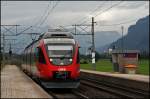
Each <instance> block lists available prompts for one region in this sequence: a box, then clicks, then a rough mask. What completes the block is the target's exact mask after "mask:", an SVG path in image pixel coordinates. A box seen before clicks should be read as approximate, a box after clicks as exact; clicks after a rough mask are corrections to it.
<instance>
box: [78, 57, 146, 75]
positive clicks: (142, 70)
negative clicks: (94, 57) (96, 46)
mask: <svg viewBox="0 0 150 99" xmlns="http://www.w3.org/2000/svg"><path fill="white" fill-rule="evenodd" d="M138 64H139V67H138V70H137V72H138V74H144V75H149V60H148V59H142V60H140V61H139V63H138ZM81 69H88V70H92V65H91V63H89V64H81ZM96 70H97V71H102V72H113V65H112V63H111V61H110V60H106V59H101V60H99V61H98V62H97V63H96Z"/></svg>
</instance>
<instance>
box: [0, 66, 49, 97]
mask: <svg viewBox="0 0 150 99" xmlns="http://www.w3.org/2000/svg"><path fill="white" fill-rule="evenodd" d="M1 98H52V97H51V96H50V95H49V94H47V93H46V92H45V91H44V90H43V89H42V88H41V87H40V86H39V85H37V84H36V83H35V82H34V81H32V80H31V79H30V78H29V77H28V76H26V75H25V74H24V73H23V72H22V71H20V69H19V68H18V67H17V66H15V65H6V66H4V68H3V69H2V71H1Z"/></svg>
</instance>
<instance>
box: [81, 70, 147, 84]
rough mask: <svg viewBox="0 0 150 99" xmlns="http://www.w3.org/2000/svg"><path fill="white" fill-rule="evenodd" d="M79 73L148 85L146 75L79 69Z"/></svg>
mask: <svg viewBox="0 0 150 99" xmlns="http://www.w3.org/2000/svg"><path fill="white" fill-rule="evenodd" d="M81 72H87V73H94V74H99V75H106V76H112V77H117V78H124V79H130V80H135V81H141V82H147V83H149V76H146V75H139V74H121V73H111V72H100V71H93V70H84V69H81Z"/></svg>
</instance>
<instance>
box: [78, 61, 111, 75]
mask: <svg viewBox="0 0 150 99" xmlns="http://www.w3.org/2000/svg"><path fill="white" fill-rule="evenodd" d="M80 66H81V69H88V70H92V69H93V67H92V64H91V63H89V64H81V65H80ZM96 70H97V71H103V72H113V66H112V63H111V62H110V60H106V59H102V60H99V61H98V62H97V63H96Z"/></svg>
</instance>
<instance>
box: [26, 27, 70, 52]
mask: <svg viewBox="0 0 150 99" xmlns="http://www.w3.org/2000/svg"><path fill="white" fill-rule="evenodd" d="M42 38H43V39H46V38H69V39H73V35H72V34H71V33H69V32H68V31H66V30H62V29H49V30H48V32H46V33H43V34H41V35H40V36H39V38H38V40H40V39H42ZM38 40H35V41H33V42H32V43H30V44H29V45H28V46H27V47H26V48H25V49H27V48H29V47H30V46H31V45H32V44H34V43H35V42H37V41H38Z"/></svg>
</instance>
